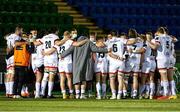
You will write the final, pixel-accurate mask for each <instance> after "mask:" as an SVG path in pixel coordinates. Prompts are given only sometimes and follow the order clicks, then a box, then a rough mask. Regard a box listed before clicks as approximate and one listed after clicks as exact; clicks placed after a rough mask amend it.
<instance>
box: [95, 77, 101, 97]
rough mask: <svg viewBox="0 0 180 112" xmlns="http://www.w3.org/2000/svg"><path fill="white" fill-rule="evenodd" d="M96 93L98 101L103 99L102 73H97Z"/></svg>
mask: <svg viewBox="0 0 180 112" xmlns="http://www.w3.org/2000/svg"><path fill="white" fill-rule="evenodd" d="M96 92H97V98H96V99H101V73H96Z"/></svg>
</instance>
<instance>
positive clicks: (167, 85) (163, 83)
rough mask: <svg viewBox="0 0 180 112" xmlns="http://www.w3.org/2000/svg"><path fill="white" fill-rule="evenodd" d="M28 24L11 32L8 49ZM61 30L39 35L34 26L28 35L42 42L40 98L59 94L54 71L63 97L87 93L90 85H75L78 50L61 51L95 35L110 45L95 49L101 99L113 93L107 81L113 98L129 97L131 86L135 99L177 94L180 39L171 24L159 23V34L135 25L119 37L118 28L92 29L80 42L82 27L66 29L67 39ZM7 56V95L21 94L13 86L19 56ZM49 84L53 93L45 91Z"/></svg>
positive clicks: (36, 57) (35, 59) (36, 64)
mask: <svg viewBox="0 0 180 112" xmlns="http://www.w3.org/2000/svg"><path fill="white" fill-rule="evenodd" d="M22 30H23V29H22V28H16V30H15V33H14V34H10V35H8V36H6V40H7V53H8V52H10V51H11V50H12V49H13V48H14V47H15V46H16V41H18V40H19V39H21V38H22V33H23V31H22ZM57 34H58V32H57V31H54V32H49V33H48V34H44V35H43V36H41V38H37V31H36V30H32V31H30V34H29V35H28V39H26V41H27V42H31V43H32V42H33V43H34V45H35V46H36V50H35V52H34V53H32V55H31V60H30V61H31V66H32V69H33V71H34V74H35V76H36V82H35V92H34V96H35V98H45V97H48V98H52V97H53V95H52V90H53V86H54V77H55V75H57V74H58V76H59V79H60V89H61V92H62V95H63V99H67V98H70V99H72V98H76V99H86V98H87V97H86V95H85V89H81V90H79V89H77V88H75V91H74V87H73V84H72V77H73V74H72V69H73V67H72V62H73V59H72V54H70V55H68V56H66V57H62V56H61V53H63V52H64V51H66V50H67V49H68V48H69V47H70V46H76V47H80V46H82V45H84V44H86V42H87V41H92V42H93V43H94V44H95V45H96V46H97V47H106V48H107V49H108V51H109V52H108V53H92V54H91V55H92V58H93V60H94V73H95V74H94V75H95V79H94V80H95V81H96V99H106V98H107V96H106V91H107V87H108V85H107V84H109V85H110V89H111V92H112V96H111V97H110V99H122V98H126V97H127V95H128V94H127V91H130V92H131V93H130V97H132V98H134V99H135V98H139V99H142V98H149V99H154V98H155V96H161V97H158V99H177V95H176V86H175V81H174V79H173V73H174V72H173V67H174V65H175V61H176V57H175V50H174V43H175V42H176V41H177V39H176V38H175V37H174V36H170V35H168V29H167V28H166V27H159V28H158V29H157V31H156V33H155V34H154V35H153V34H152V33H151V32H147V33H146V34H138V33H137V32H136V30H135V29H130V30H129V31H128V35H126V34H125V33H122V34H121V35H120V36H119V37H118V36H117V35H116V33H115V32H111V33H109V34H108V35H107V37H106V38H104V37H98V36H97V37H96V35H95V34H94V33H92V34H90V36H89V39H86V40H83V41H80V42H77V41H75V40H76V38H78V36H77V31H76V30H73V31H71V32H69V31H65V32H64V35H63V39H62V40H60V39H59V37H58V35H57ZM6 62H7V73H6V80H5V87H6V95H7V96H8V97H13V98H20V97H21V95H22V94H15V93H14V92H13V85H14V73H15V72H14V57H13V56H11V57H10V58H8V59H6ZM43 66H44V67H43ZM155 71H158V72H159V74H160V78H158V79H157V77H156V75H158V74H157V72H156V73H155ZM92 75H93V74H92ZM66 80H67V87H68V90H69V91H68V92H67V91H66ZM107 82H108V83H107ZM32 83H33V82H32ZM47 84H48V93H47V96H45V90H46V85H47ZM129 88H130V89H129ZM88 89H90V88H88Z"/></svg>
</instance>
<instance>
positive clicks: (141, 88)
mask: <svg viewBox="0 0 180 112" xmlns="http://www.w3.org/2000/svg"><path fill="white" fill-rule="evenodd" d="M147 76H148V74H144V73H143V74H142V75H141V85H140V90H139V99H142V98H143V97H142V96H143V92H144V91H145V89H146V79H147Z"/></svg>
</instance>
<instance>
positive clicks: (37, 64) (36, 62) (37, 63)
mask: <svg viewBox="0 0 180 112" xmlns="http://www.w3.org/2000/svg"><path fill="white" fill-rule="evenodd" d="M31 64H32V69H33V72H34V73H36V72H37V71H38V68H39V67H41V66H42V65H43V64H44V61H43V59H40V60H37V59H36V60H32V63H31Z"/></svg>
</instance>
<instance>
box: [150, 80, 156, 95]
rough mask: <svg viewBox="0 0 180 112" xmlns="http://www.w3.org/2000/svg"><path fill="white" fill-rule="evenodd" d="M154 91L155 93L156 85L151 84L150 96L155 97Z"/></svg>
mask: <svg viewBox="0 0 180 112" xmlns="http://www.w3.org/2000/svg"><path fill="white" fill-rule="evenodd" d="M154 91H155V84H154V83H150V95H151V96H153V95H154Z"/></svg>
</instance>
